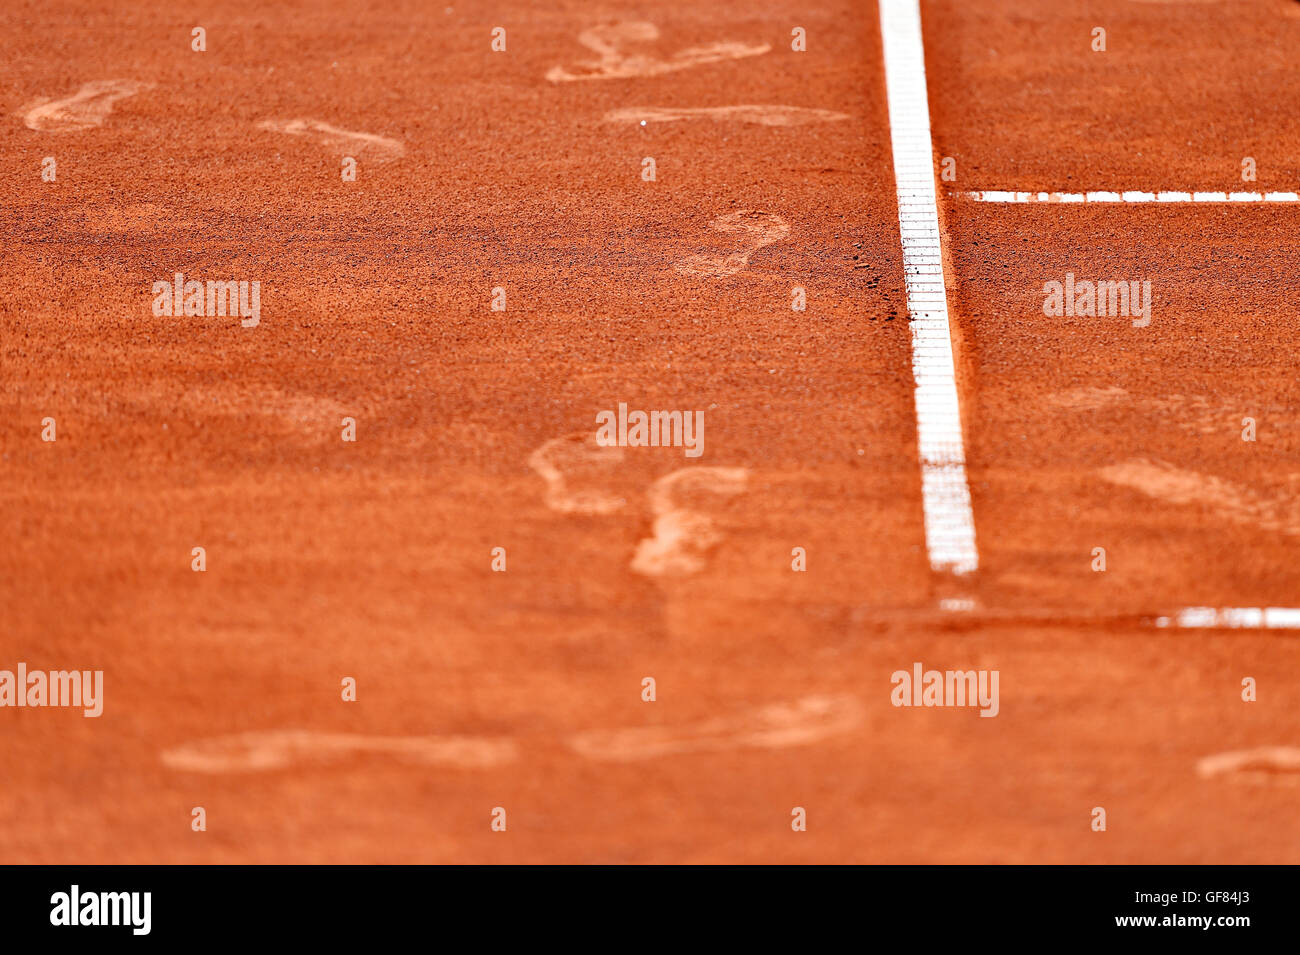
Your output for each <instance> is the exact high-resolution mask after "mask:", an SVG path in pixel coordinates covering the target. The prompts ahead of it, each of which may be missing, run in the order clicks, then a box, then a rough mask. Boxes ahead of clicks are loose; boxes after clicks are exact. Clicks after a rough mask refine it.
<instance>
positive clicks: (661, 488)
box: [528, 432, 749, 577]
mask: <svg viewBox="0 0 1300 955" xmlns="http://www.w3.org/2000/svg"><path fill="white" fill-rule="evenodd" d="M623 453H624V452H623V449H622V448H619V447H603V446H601V445H598V444H596V439H595V435H594V434H591V433H588V432H579V433H576V434H570V435H565V436H564V437H562V438H552V439H551V440H550V441H547V442H546V443H545V444H543V445H542V446H541V447H540V448H538V449H537V450H536V451H534V452H533V453H532V454H531V455H529V458H528V465H529V467H531V468H532V469H533V470H534V471H536V472H537V473H538V474H539V475H540V476H541V478H542V480H543V481H545V482H546V490H545V492H544V493H545V501H546V506H547V507H549V508H550V509H551V510H553V511H558V512H559V513H561V514H614V513H616V512H618V511H621V510H623V508H624V507H625V506H626V505H627V501H626V499H624V498H621V497H617V496H615V495H613V494H611V493H609V492H607V491H603V490H600V489H598V488H590V487H577V486H575V484H576V483H577V482H584V481H585V480H586V479H587V478H588V477H589V476H596V477H598V476H599V473H600V471H601V470H603V469H605V468H608V467H610V466H616V465H617V464H618V463H619V462H620V461H622V460H623ZM592 472H595V473H594V475H593V474H592ZM748 479H749V470H748V469H747V468H722V467H693V468H680V469H679V470H676V471H673V472H672V473H671V474H666V475H664V476H663V477H661V478H659V479H658V480H657V481H655V482H654V484H652V485H650V490H649V492H648V494H647V497H648V500H649V503H650V513H651V515H652V516H653V519H654V524H653V528H652V529H653V534H652V536H650V537H648V538H646V539H644V540H642V541H641V542H640V543H639V544H638V545H637V549H636V553H635V554H634V555H633V556H632V562H631V565H630V566H631V568H632V570H634V571H635V572H636V573H638V574H644V575H646V576H648V577H664V576H670V577H671V576H685V575H687V574H693V573H696V572H697V571H699V570H701V569H702V568H703V567H704V565H705V557H706V556H707V554H708V552H709V551H710V550H711V549H712V548H713V547H714V546H715V545H716V544H718V543H719V542H720V541H721V539H722V535H721V534H720V533H719V531H718V530H717V527H716V525H715V523H714V521H713V519H712V518H711V517H709V516H708V515H707V514H705V513H703V512H701V511H698V510H696V509H694V508H692V507H691V506H689V505H687V504H684V503H681V502H680V501H679V495H680V496H687V495H692V496H693V495H694V492H699V491H705V492H709V493H712V494H721V495H733V494H740V493H741V492H743V491H744V490H745V487H746V484H747V482H748Z"/></svg>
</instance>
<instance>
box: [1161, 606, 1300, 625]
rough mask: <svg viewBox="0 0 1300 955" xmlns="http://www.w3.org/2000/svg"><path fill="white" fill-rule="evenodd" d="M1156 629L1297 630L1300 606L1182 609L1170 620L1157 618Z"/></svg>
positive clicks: (1299, 619) (1299, 620)
mask: <svg viewBox="0 0 1300 955" xmlns="http://www.w3.org/2000/svg"><path fill="white" fill-rule="evenodd" d="M1156 626H1157V627H1186V628H1190V629H1196V630H1204V629H1210V628H1215V629H1217V628H1227V629H1233V630H1237V629H1251V630H1300V607H1184V608H1183V609H1182V610H1180V611H1178V613H1177V614H1176V615H1175V616H1173V617H1157V618H1156Z"/></svg>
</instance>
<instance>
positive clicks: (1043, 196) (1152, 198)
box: [962, 191, 1300, 203]
mask: <svg viewBox="0 0 1300 955" xmlns="http://www.w3.org/2000/svg"><path fill="white" fill-rule="evenodd" d="M962 195H964V196H965V197H966V198H967V199H974V200H975V201H976V202H1012V203H1024V202H1035V203H1036V202H1048V203H1051V202H1300V193H1294V192H1136V191H1129V192H965V193H962Z"/></svg>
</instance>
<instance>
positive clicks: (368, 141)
mask: <svg viewBox="0 0 1300 955" xmlns="http://www.w3.org/2000/svg"><path fill="white" fill-rule="evenodd" d="M152 87H153V84H152V83H141V82H137V81H136V80H96V81H95V82H93V83H86V84H84V85H82V87H81V89H79V90H77V91H76V92H75V93H73V94H72V95H71V96H65V97H63V98H62V99H57V100H51V99H50V98H48V97H41V98H40V99H37V100H34V101H33V102H30V103H28V104H27V105H25V106H23V107H22V109H20V110H19V115H21V116H22V118H23V124H24V125H26V126H27V128H28V129H34V130H36V131H37V132H42V133H70V132H76V131H78V130H83V129H93V128H95V127H96V126H102V125H104V121H105V120H106V119H108V116H109V114H110V113H112V112H113V104H114V103H116V102H117V101H118V100H120V99H125V98H127V97H128V96H134V95H136V94H137V93H140V92H143V91H144V90H147V89H151V88H152ZM257 126H258V128H259V129H264V130H267V131H269V132H274V133H284V134H287V135H290V136H308V137H310V138H313V139H315V140H317V141H318V142H320V143H321V144H323V145H325V146H328V147H330V148H331V149H339V150H344V151H346V152H350V153H357V154H358V155H367V156H369V157H371V158H372V159H376V160H378V161H380V162H383V161H385V160H389V159H395V158H397V157H398V156H401V155H402V154H403V153H404V152H406V147H404V146H403V145H402V144H401V143H399V142H398V141H397V140H395V139H389V138H387V137H385V136H375V135H372V134H370V133H358V132H353V131H352V130H348V129H340V128H339V127H337V126H331V125H330V124H329V123H323V122H321V121H319V120H315V119H287V120H278V119H269V120H264V121H262V122H260V123H258V124H257Z"/></svg>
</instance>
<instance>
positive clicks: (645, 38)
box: [546, 21, 772, 83]
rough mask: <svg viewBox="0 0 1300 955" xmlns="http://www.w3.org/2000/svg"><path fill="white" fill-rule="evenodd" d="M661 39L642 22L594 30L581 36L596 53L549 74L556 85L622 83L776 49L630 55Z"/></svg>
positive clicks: (712, 46) (718, 46)
mask: <svg viewBox="0 0 1300 955" xmlns="http://www.w3.org/2000/svg"><path fill="white" fill-rule="evenodd" d="M657 39H659V28H658V27H656V26H655V25H654V24H653V23H644V22H641V21H637V22H633V23H618V24H614V25H611V26H599V27H592V28H591V29H590V30H583V31H582V32H581V33H579V34H578V42H579V43H581V44H582V45H583V46H585V47H586V48H587V49H589V50H591V51H592V52H593V53H595V54H596V56H597V59H595V60H588V61H586V62H584V63H581V64H578V65H577V66H574V67H564V66H554V67H552V68H551V69H550V70H548V71H547V73H546V78H547V79H548V80H550V81H551V82H552V83H571V82H574V81H575V80H621V79H629V78H631V77H637V76H658V75H660V74H661V73H674V72H676V71H677V70H685V69H689V68H690V67H692V66H701V65H703V64H705V63H719V62H721V61H723V60H739V59H742V58H744V57H747V56H759V55H761V54H763V53H766V52H768V51H769V50H771V49H772V47H771V46H770V45H769V44H767V43H760V44H757V45H754V46H750V45H747V44H744V43H709V44H707V45H705V46H693V47H689V48H687V49H685V50H679V51H678V52H676V53H674V54H673V56H672V58H671V59H668V60H661V59H659V58H658V57H655V56H648V55H645V54H637V53H626V52H624V50H623V47H624V46H625V45H626V44H629V43H652V42H654V41H655V40H657Z"/></svg>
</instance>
